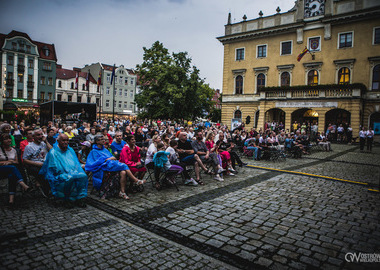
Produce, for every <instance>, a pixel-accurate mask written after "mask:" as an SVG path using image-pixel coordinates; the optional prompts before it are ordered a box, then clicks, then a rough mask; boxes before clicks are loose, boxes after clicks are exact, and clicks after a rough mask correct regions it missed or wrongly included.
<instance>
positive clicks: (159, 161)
mask: <svg viewBox="0 0 380 270" xmlns="http://www.w3.org/2000/svg"><path fill="white" fill-rule="evenodd" d="M168 155H170V153H169V152H165V151H158V152H157V153H155V154H154V156H153V162H154V166H156V167H158V168H162V169H164V171H167V170H169V169H170V166H171V164H170V162H169V159H168Z"/></svg>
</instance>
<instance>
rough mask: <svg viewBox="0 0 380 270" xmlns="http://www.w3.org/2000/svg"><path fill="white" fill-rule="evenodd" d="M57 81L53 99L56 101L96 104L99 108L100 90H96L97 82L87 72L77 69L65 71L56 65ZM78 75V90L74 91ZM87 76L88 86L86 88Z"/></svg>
mask: <svg viewBox="0 0 380 270" xmlns="http://www.w3.org/2000/svg"><path fill="white" fill-rule="evenodd" d="M56 74H57V79H56V90H55V98H56V100H58V101H69V102H80V103H96V104H97V105H98V106H99V102H100V90H99V91H98V89H97V82H96V81H95V79H94V78H93V77H92V76H91V74H88V73H87V72H82V71H81V69H79V68H74V69H72V70H71V69H65V68H62V66H61V65H57V71H56ZM77 74H78V89H76V85H75V82H76V76H77ZM87 74H88V75H89V76H88V80H89V85H88V87H87V85H86V82H87Z"/></svg>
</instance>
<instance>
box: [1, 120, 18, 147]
mask: <svg viewBox="0 0 380 270" xmlns="http://www.w3.org/2000/svg"><path fill="white" fill-rule="evenodd" d="M11 129H12V128H11V125H10V124H8V123H2V124H1V125H0V133H5V134H9V136H10V138H11V141H12V142H11V146H12V147H16V141H15V137H13V135H11Z"/></svg>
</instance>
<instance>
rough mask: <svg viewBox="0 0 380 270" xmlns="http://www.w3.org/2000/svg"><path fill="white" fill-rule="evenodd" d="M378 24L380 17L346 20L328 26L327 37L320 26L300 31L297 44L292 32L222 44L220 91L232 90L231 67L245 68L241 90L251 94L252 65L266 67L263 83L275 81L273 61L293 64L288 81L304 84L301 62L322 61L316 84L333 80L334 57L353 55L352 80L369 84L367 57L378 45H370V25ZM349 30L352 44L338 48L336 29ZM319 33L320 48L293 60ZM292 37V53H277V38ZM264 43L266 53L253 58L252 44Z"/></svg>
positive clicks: (375, 52) (378, 49)
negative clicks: (239, 56) (241, 56)
mask: <svg viewBox="0 0 380 270" xmlns="http://www.w3.org/2000/svg"><path fill="white" fill-rule="evenodd" d="M375 26H380V19H378V20H376V21H370V22H368V21H364V22H359V23H347V24H344V25H337V26H332V27H331V39H330V40H325V39H324V35H325V34H324V28H318V29H314V30H309V31H304V33H303V37H304V38H303V43H301V44H298V43H297V40H296V33H291V34H281V35H276V36H270V37H262V38H258V39H253V40H247V41H240V42H236V43H231V44H225V45H224V71H223V75H224V76H223V94H233V93H234V74H233V72H232V70H238V69H246V70H247V71H246V73H245V80H244V94H253V93H254V89H255V87H254V86H255V83H256V82H255V72H254V70H253V68H257V67H269V70H268V76H267V86H278V85H279V71H278V69H277V65H289V64H294V65H295V66H294V68H293V71H292V80H291V85H305V84H306V79H305V78H306V75H305V67H304V66H303V63H311V62H323V65H322V68H321V74H320V84H335V83H337V81H336V76H337V72H336V65H335V64H334V62H333V61H334V60H342V59H356V61H355V63H354V69H353V70H352V73H351V74H352V83H363V84H364V85H366V86H367V88H368V86H369V85H368V84H369V73H370V67H369V61H368V57H373V56H379V55H380V46H379V45H372V36H373V27H375ZM349 31H353V32H354V34H353V36H354V43H353V48H344V49H338V33H341V32H349ZM315 36H320V37H321V51H318V52H315V60H312V59H311V55H310V54H306V55H305V56H304V57H303V58H302V60H301V61H300V62H297V56H298V54H299V53H300V52H301V51H302V50H303V49H304V48H305V46H307V42H308V38H309V37H315ZM288 40H292V41H293V46H292V54H291V55H284V56H282V55H280V44H281V43H280V42H281V41H288ZM262 44H267V46H268V47H267V57H265V58H261V59H260V58H256V46H257V45H262ZM237 48H245V60H241V61H235V50H236V49H237Z"/></svg>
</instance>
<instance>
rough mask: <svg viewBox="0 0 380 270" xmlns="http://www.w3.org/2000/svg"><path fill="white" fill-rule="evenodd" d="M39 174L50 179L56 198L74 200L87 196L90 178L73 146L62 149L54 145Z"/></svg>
mask: <svg viewBox="0 0 380 270" xmlns="http://www.w3.org/2000/svg"><path fill="white" fill-rule="evenodd" d="M39 174H42V175H44V176H45V179H47V180H48V181H49V184H50V187H51V191H52V193H53V195H54V196H55V197H56V198H59V199H64V200H70V201H74V200H79V199H82V198H85V197H87V187H88V178H87V175H86V173H85V172H84V171H83V169H82V167H81V164H80V163H79V161H78V158H77V156H76V154H75V152H74V150H73V149H72V148H71V147H68V148H67V150H66V151H62V150H61V149H60V148H59V146H58V145H54V147H53V149H51V150H50V151H49V153H48V154H47V156H46V159H45V162H44V164H43V165H42V168H41V170H40V172H39Z"/></svg>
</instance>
